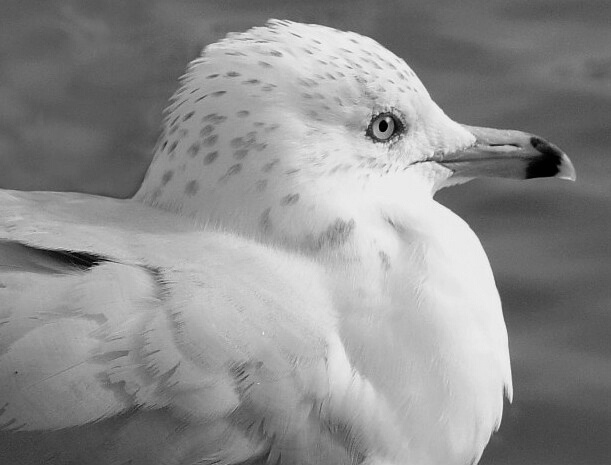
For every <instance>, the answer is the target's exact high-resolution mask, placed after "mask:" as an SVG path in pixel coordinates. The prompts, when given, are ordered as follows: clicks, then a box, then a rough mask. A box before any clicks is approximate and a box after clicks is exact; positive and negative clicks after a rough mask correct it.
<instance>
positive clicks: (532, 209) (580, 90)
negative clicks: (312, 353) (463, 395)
mask: <svg viewBox="0 0 611 465" xmlns="http://www.w3.org/2000/svg"><path fill="white" fill-rule="evenodd" d="M1 10H2V13H1V14H0V187H3V188H12V189H31V190H45V189H46V190H73V191H81V192H90V193H99V194H105V195H112V196H117V197H125V196H128V195H129V194H131V193H133V192H134V191H135V190H136V188H137V187H138V185H139V182H140V180H141V179H142V177H143V175H144V172H145V170H146V168H147V166H148V163H149V161H150V158H151V148H152V146H153V143H154V141H155V139H156V137H157V134H158V132H157V131H158V128H159V126H160V122H161V111H162V109H163V108H164V106H165V105H166V101H167V99H168V97H169V96H170V94H171V93H172V91H173V90H174V89H175V87H176V80H177V78H178V77H179V76H180V75H181V74H182V72H183V70H184V67H185V65H186V63H187V62H188V61H189V60H191V59H193V58H195V57H196V56H197V54H198V53H199V51H200V50H201V48H202V47H203V46H204V45H206V44H208V43H210V42H213V41H215V40H217V39H219V38H221V37H222V36H224V35H225V33H227V32H229V31H242V30H245V29H247V28H249V27H251V26H254V25H260V24H263V23H264V22H265V20H266V19H268V18H270V17H275V18H286V19H292V20H296V21H304V22H314V23H319V24H325V25H329V26H333V27H337V28H339V29H349V30H354V31H356V32H360V33H362V34H365V35H369V36H371V37H373V38H375V39H376V40H378V41H379V42H381V43H382V44H383V45H385V46H386V47H388V48H389V49H391V50H392V51H394V52H395V53H396V54H398V55H399V56H402V57H403V58H405V59H406V61H407V62H408V63H409V64H410V65H411V66H412V68H413V69H414V70H415V71H416V72H417V74H418V75H419V76H420V78H421V79H422V81H423V82H424V83H425V85H426V86H427V88H428V89H429V92H430V93H431V95H432V96H433V97H434V99H435V100H436V101H437V103H439V104H440V106H441V107H442V108H444V109H445V111H446V112H447V113H448V114H449V115H450V116H451V117H453V118H454V119H456V120H458V121H460V122H464V123H468V124H472V125H482V126H492V127H503V128H512V129H522V130H527V131H529V132H533V133H535V134H539V135H541V136H543V137H545V138H547V139H549V140H550V141H552V142H554V143H556V144H557V145H559V146H560V147H561V148H563V149H564V150H565V151H566V152H567V153H568V154H569V155H570V156H571V158H572V160H573V162H574V164H575V167H576V169H577V174H578V181H577V182H576V183H568V182H561V181H558V180H542V181H541V180H539V181H529V182H522V183H519V182H515V181H503V180H480V181H476V182H473V183H471V184H469V185H465V186H461V187H458V188H453V189H449V190H446V191H443V192H442V193H440V194H439V196H438V199H439V200H440V201H442V202H443V203H445V204H446V205H448V206H450V207H451V208H452V209H454V210H455V211H456V212H458V213H459V214H460V215H461V216H462V217H463V218H465V219H466V220H467V222H468V223H469V224H470V225H471V226H472V228H473V229H474V230H475V231H476V232H477V234H478V235H479V237H480V238H481V240H482V242H483V244H484V247H485V248H486V250H487V252H488V254H489V257H490V260H491V262H492V266H493V269H494V270H495V276H496V278H497V282H498V286H499V289H500V292H501V296H502V298H503V302H504V308H505V316H506V320H507V324H508V328H509V333H510V340H511V352H512V359H513V368H514V385H515V402H514V404H513V405H512V406H511V407H509V408H508V410H507V412H506V415H505V419H504V422H503V426H502V428H501V431H500V433H499V434H497V435H495V436H494V437H493V439H492V441H491V444H490V446H489V447H488V449H487V451H486V453H485V455H484V458H483V460H482V463H484V464H495V465H504V464H526V465H564V464H572V465H607V464H609V463H611V180H610V176H611V1H606V0H589V1H586V0H581V1H579V0H528V1H526V0H524V1H522V0H519V1H509V0H488V1H483V0H481V1H475V0H467V1H460V2H459V1H426V0H417V1H403V2H400V1H393V0H386V1H374V0H369V1H357V0H355V1H329V0H326V1H318V0H317V1H311V2H307V3H306V2H299V1H288V0H273V1H269V0H266V1H264V0H250V1H237V0H216V1H169V0H131V1H129V2H116V1H110V0H104V1H100V0H95V1H94V0H79V1H70V0H68V1H52V0H49V1H32V0H20V1H16V0H2V3H1Z"/></svg>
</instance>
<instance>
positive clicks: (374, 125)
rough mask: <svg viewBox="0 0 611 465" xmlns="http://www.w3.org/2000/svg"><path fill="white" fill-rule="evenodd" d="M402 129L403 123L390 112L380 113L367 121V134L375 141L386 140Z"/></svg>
mask: <svg viewBox="0 0 611 465" xmlns="http://www.w3.org/2000/svg"><path fill="white" fill-rule="evenodd" d="M402 131H403V123H401V121H400V120H399V118H397V117H396V116H395V115H393V114H392V113H380V114H379V115H376V116H374V117H373V119H372V120H371V123H369V127H368V128H367V132H366V133H365V134H366V135H367V136H369V137H371V138H372V139H373V140H374V141H375V142H386V141H388V140H390V139H391V138H392V137H393V136H396V135H398V134H400V133H401V132H402Z"/></svg>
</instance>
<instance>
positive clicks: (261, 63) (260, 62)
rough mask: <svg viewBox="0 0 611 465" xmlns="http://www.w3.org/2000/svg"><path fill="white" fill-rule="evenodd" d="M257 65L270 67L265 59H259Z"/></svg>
mask: <svg viewBox="0 0 611 465" xmlns="http://www.w3.org/2000/svg"><path fill="white" fill-rule="evenodd" d="M258 64H259V66H261V67H263V68H271V67H272V65H270V64H269V63H268V62H267V61H259V63H258Z"/></svg>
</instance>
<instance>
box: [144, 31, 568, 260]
mask: <svg viewBox="0 0 611 465" xmlns="http://www.w3.org/2000/svg"><path fill="white" fill-rule="evenodd" d="M478 176H501V177H510V178H518V179H526V178H533V177H549V176H556V177H561V178H568V179H573V178H574V170H573V167H572V165H571V163H570V161H569V159H568V158H567V157H566V155H565V154H564V153H563V152H561V151H560V150H559V149H558V148H557V147H555V146H554V145H552V144H550V143H548V142H546V141H545V140H544V139H542V138H540V137H537V136H534V135H531V134H527V133H524V132H520V131H508V130H494V129H488V128H476V127H470V126H466V125H461V124H459V123H456V122H454V121H453V120H452V119H450V118H449V117H448V116H446V115H445V113H444V112H443V111H442V110H441V109H440V108H439V107H438V106H437V105H436V104H435V103H434V101H433V100H432V99H431V97H430V96H429V94H428V92H427V90H426V88H425V87H424V86H423V84H422V83H421V82H420V80H419V79H418V77H417V76H416V75H415V74H414V72H413V71H412V69H411V68H410V67H409V66H408V65H407V64H406V63H405V61H404V60H403V59H401V58H399V57H397V56H396V55H394V54H393V53H392V52H390V51H388V50H387V49H386V48H384V47H383V46H381V45H380V44H378V43H377V42H375V41H374V40H372V39H370V38H367V37H364V36H361V35H359V34H356V33H352V32H342V31H338V30H336V29H332V28H328V27H323V26H318V25H306V24H300V23H294V22H289V21H276V20H273V21H270V22H268V23H267V24H266V25H265V26H264V27H256V28H253V29H250V30H249V31H247V32H244V33H239V34H231V35H229V36H228V37H227V38H225V39H224V40H221V41H220V42H218V43H215V44H212V45H210V46H208V47H206V49H205V50H204V52H203V54H202V56H201V57H200V58H198V59H196V60H194V61H193V62H192V63H191V65H190V66H189V69H188V71H187V73H186V75H185V76H184V77H183V78H182V85H181V87H180V89H179V90H178V91H177V92H176V93H175V94H174V96H173V97H172V101H171V104H170V106H169V108H168V109H167V114H166V118H165V124H164V129H163V133H162V135H161V137H160V139H159V142H158V144H157V147H156V150H155V157H154V160H153V162H152V164H151V167H150V168H149V171H148V172H147V174H146V177H145V179H144V181H143V184H142V186H141V188H140V190H139V191H138V193H137V194H136V198H137V199H140V200H144V201H145V202H147V203H150V204H154V205H156V206H159V207H161V208H165V209H169V210H173V211H176V212H179V213H181V214H184V215H187V216H191V217H194V218H196V219H197V220H199V221H202V222H205V223H211V224H215V225H218V226H221V227H224V228H227V229H230V230H235V231H238V232H240V233H242V234H246V235H251V236H257V237H262V238H268V239H272V240H276V241H282V242H284V243H293V244H296V245H299V246H304V247H310V248H311V247H315V248H316V247H317V246H319V245H322V244H321V241H323V242H324V240H325V239H324V238H325V237H327V239H328V240H329V241H336V242H337V241H340V242H341V240H342V235H343V236H345V235H346V234H348V233H349V232H350V231H351V230H352V229H354V227H355V224H357V222H358V221H359V219H361V220H363V219H366V220H367V222H369V223H370V224H373V223H375V220H376V218H382V217H384V215H385V211H389V210H396V209H400V208H409V207H410V205H417V204H420V203H421V202H422V201H426V200H430V199H431V198H432V196H433V194H434V193H435V192H436V191H437V190H438V189H440V188H442V187H445V186H449V185H452V184H456V183H460V182H464V181H467V180H469V179H472V178H475V177H478ZM325 234H326V236H325ZM331 236H332V237H331Z"/></svg>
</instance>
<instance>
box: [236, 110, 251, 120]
mask: <svg viewBox="0 0 611 465" xmlns="http://www.w3.org/2000/svg"><path fill="white" fill-rule="evenodd" d="M248 115H250V112H249V111H248V110H240V111H238V112H237V113H236V116H237V117H238V118H246V117H247V116H248Z"/></svg>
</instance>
